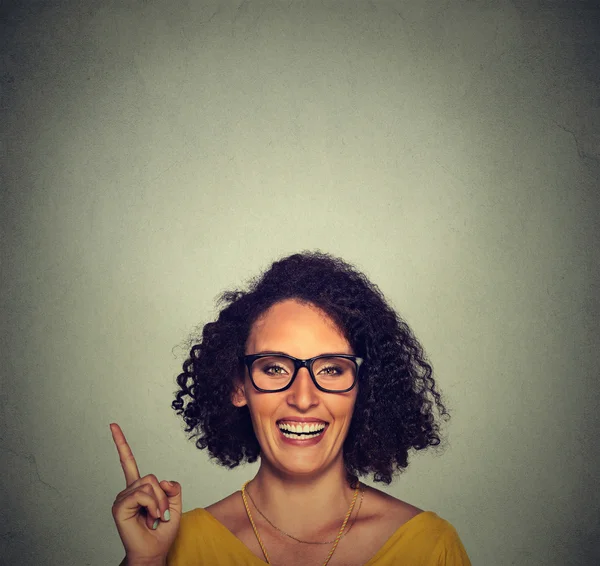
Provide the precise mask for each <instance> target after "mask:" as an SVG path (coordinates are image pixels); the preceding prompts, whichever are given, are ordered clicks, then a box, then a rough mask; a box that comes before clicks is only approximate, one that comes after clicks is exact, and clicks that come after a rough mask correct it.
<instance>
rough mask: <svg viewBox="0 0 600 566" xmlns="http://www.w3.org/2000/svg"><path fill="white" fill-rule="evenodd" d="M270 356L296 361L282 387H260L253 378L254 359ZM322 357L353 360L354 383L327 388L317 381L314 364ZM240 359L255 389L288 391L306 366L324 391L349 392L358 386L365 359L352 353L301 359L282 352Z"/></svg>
mask: <svg viewBox="0 0 600 566" xmlns="http://www.w3.org/2000/svg"><path fill="white" fill-rule="evenodd" d="M269 357H278V358H287V359H288V360H292V361H293V362H294V373H293V375H292V377H291V379H290V382H289V383H288V384H287V385H286V386H285V387H282V388H281V389H262V388H261V387H258V385H256V383H254V379H252V364H253V363H254V361H255V360H258V359H260V358H269ZM322 358H344V359H346V360H352V361H353V362H354V365H355V366H356V374H355V376H354V382H353V383H352V385H351V386H350V387H348V388H347V389H340V390H332V389H325V387H322V386H321V385H319V383H318V382H317V378H316V377H315V374H314V373H313V370H312V366H313V363H314V361H315V360H319V359H322ZM240 361H241V362H243V363H244V365H245V366H246V368H247V369H248V376H249V377H250V381H251V382H252V385H253V386H254V389H256V390H257V391H259V392H261V393H280V392H282V391H286V390H287V389H289V388H290V387H291V386H292V384H293V383H294V381H295V380H296V377H297V376H298V371H299V370H300V369H301V368H306V369H307V370H308V373H309V375H310V378H311V379H312V382H313V383H314V384H315V387H316V388H317V389H318V390H319V391H323V392H324V393H348V391H352V389H354V388H355V387H356V384H357V383H358V373H359V371H360V366H361V365H362V363H363V362H364V361H365V360H364V358H361V357H360V356H354V355H352V354H320V355H318V356H315V357H314V358H307V359H305V360H301V359H300V358H295V357H294V356H290V355H288V354H282V353H279V352H266V353H265V352H261V353H260V354H247V355H245V356H240Z"/></svg>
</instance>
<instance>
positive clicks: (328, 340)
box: [247, 299, 352, 356]
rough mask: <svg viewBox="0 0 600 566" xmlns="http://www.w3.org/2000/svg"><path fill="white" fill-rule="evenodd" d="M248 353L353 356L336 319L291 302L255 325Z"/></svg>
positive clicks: (277, 306) (272, 310)
mask: <svg viewBox="0 0 600 566" xmlns="http://www.w3.org/2000/svg"><path fill="white" fill-rule="evenodd" d="M247 349H251V350H253V351H256V352H258V351H263V350H264V351H268V350H272V351H281V352H286V353H288V354H291V355H298V356H314V355H318V354H320V353H326V352H334V351H335V352H337V353H352V352H351V348H350V345H349V343H348V341H347V340H346V338H345V336H344V333H343V332H342V331H341V329H340V328H339V327H338V326H337V325H336V324H335V322H334V321H333V319H332V318H331V317H330V316H328V315H327V314H326V313H325V312H324V311H322V310H321V309H319V308H318V307H316V306H315V305H313V304H310V303H302V302H300V301H297V300H294V299H288V300H285V301H281V302H279V303H275V304H274V305H273V306H271V307H270V308H269V309H267V310H266V311H265V312H264V313H263V314H262V315H261V316H260V317H259V318H258V320H257V321H256V322H255V323H254V324H253V325H252V328H251V330H250V335H249V337H248V342H247Z"/></svg>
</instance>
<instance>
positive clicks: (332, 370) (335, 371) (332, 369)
mask: <svg viewBox="0 0 600 566" xmlns="http://www.w3.org/2000/svg"><path fill="white" fill-rule="evenodd" d="M322 373H324V374H325V375H340V374H341V373H342V370H341V368H339V367H337V366H326V367H323V368H321V369H320V370H319V375H320V374H322Z"/></svg>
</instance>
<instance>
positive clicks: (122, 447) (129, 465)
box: [110, 423, 140, 486]
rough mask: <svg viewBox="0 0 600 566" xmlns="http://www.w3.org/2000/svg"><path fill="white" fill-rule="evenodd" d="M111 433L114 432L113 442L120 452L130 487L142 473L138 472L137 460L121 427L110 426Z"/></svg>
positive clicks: (113, 424) (126, 480)
mask: <svg viewBox="0 0 600 566" xmlns="http://www.w3.org/2000/svg"><path fill="white" fill-rule="evenodd" d="M110 431H111V432H112V437H113V440H114V441H115V445H116V446H117V451H118V452H119V459H120V460H121V467H122V468H123V473H124V474H125V483H126V484H127V486H130V485H131V484H132V483H133V482H134V481H136V480H139V479H140V471H139V470H138V467H137V464H136V462H135V458H134V457H133V452H132V451H131V448H129V444H127V440H125V435H124V434H123V431H122V430H121V427H120V426H119V425H118V424H117V423H112V424H111V425H110Z"/></svg>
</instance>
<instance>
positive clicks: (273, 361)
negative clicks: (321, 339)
mask: <svg viewBox="0 0 600 566" xmlns="http://www.w3.org/2000/svg"><path fill="white" fill-rule="evenodd" d="M240 361H242V362H244V364H245V365H246V367H247V368H248V374H249V375H250V380H251V381H252V385H254V388H255V389H257V390H258V391H260V392H262V393H276V392H278V391H285V390H286V389H289V388H290V387H291V386H292V383H294V379H296V376H297V375H298V370H299V369H300V368H307V369H308V373H309V374H310V377H311V379H312V381H313V383H314V384H315V386H316V387H317V389H319V390H320V391H324V392H326V393H346V392H347V391H350V390H351V389H352V388H353V387H354V386H355V385H356V382H357V381H358V371H359V369H360V365H361V364H362V363H363V361H364V360H363V358H359V357H358V356H351V355H349V354H322V355H320V356H315V357H314V358H309V359H307V360H300V359H298V358H294V357H293V356H288V355H287V354H278V353H277V354H275V353H273V354H270V353H265V354H249V355H247V356H242V357H241V358H240Z"/></svg>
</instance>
